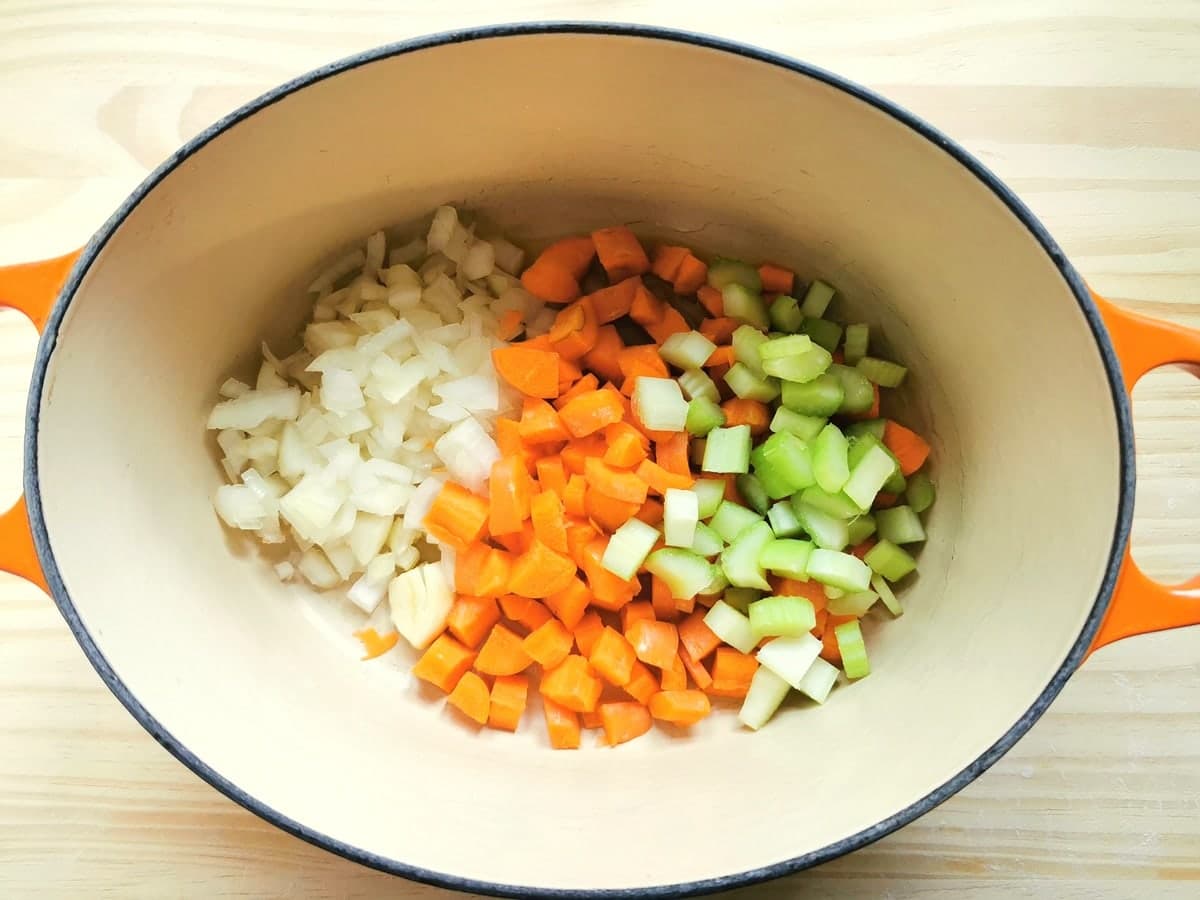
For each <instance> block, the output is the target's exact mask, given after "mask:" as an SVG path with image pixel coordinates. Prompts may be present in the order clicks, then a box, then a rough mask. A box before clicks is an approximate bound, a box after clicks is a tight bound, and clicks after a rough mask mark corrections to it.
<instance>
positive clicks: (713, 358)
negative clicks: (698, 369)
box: [704, 344, 737, 381]
mask: <svg viewBox="0 0 1200 900" xmlns="http://www.w3.org/2000/svg"><path fill="white" fill-rule="evenodd" d="M735 362H737V358H736V357H735V356H734V355H733V347H732V346H731V345H729V344H725V345H724V346H721V347H718V348H717V349H716V350H714V351H713V352H712V353H711V354H709V357H708V359H707V360H705V363H704V368H706V369H717V368H721V367H723V366H724V367H728V366H732V365H733V364H734V363H735ZM709 375H710V377H712V378H713V379H714V380H718V381H719V380H720V379H719V378H718V376H717V374H716V373H715V372H710V373H709ZM722 377H723V376H722Z"/></svg>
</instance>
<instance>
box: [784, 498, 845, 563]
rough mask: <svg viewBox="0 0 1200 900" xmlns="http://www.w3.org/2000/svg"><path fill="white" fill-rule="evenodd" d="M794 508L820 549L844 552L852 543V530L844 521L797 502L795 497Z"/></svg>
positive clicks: (793, 500)
mask: <svg viewBox="0 0 1200 900" xmlns="http://www.w3.org/2000/svg"><path fill="white" fill-rule="evenodd" d="M792 508H793V509H794V510H795V512H796V518H798V519H799V520H800V524H801V525H802V526H804V530H805V532H807V534H808V536H809V537H810V538H812V539H813V543H815V544H816V545H817V546H818V547H822V548H824V549H826V550H842V549H844V548H845V547H846V545H847V544H849V543H850V529H849V526H848V525H847V524H846V523H845V521H843V520H842V519H838V518H835V517H834V516H831V515H829V513H825V512H822V511H821V510H819V509H814V508H813V507H811V506H809V505H808V504H807V503H803V502H797V500H796V498H794V497H793V498H792Z"/></svg>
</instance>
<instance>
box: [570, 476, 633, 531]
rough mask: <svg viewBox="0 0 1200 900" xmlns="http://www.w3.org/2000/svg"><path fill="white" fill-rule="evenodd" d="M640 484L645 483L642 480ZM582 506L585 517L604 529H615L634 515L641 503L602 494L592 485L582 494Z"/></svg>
mask: <svg viewBox="0 0 1200 900" xmlns="http://www.w3.org/2000/svg"><path fill="white" fill-rule="evenodd" d="M626 474H628V475H630V477H633V478H636V477H637V476H636V475H634V474H633V473H632V472H629V473H626ZM641 484H642V485H645V482H644V481H643V482H641ZM583 507H584V510H585V511H586V513H587V517H588V518H589V519H591V520H592V521H593V522H594V523H596V524H597V525H598V526H600V527H601V528H602V529H604V530H605V531H616V530H617V529H618V528H620V527H621V526H622V525H624V524H625V523H626V522H628V521H629V520H630V519H632V518H633V517H634V516H636V515H637V514H638V511H639V510H640V509H641V505H640V504H638V503H630V502H627V501H625V500H617V499H615V498H613V497H609V496H608V495H606V494H602V493H601V492H600V491H598V490H596V489H595V488H593V487H589V488H588V489H587V493H586V494H584V497H583Z"/></svg>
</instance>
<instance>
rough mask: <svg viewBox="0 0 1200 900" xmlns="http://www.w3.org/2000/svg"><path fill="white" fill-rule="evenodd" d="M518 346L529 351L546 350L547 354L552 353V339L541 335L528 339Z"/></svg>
mask: <svg viewBox="0 0 1200 900" xmlns="http://www.w3.org/2000/svg"><path fill="white" fill-rule="evenodd" d="M517 346H518V347H524V348H526V349H527V350H544V351H546V352H547V353H549V352H552V351H551V348H550V338H549V337H548V336H547V335H544V334H539V335H538V336H537V337H531V338H526V339H525V340H523V341H521V342H520V343H519V344H517Z"/></svg>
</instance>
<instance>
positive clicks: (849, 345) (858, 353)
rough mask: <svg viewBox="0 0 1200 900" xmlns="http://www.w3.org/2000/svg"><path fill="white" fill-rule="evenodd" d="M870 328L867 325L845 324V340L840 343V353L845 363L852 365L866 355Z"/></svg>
mask: <svg viewBox="0 0 1200 900" xmlns="http://www.w3.org/2000/svg"><path fill="white" fill-rule="evenodd" d="M870 337H871V329H870V327H869V326H867V325H861V324H859V325H847V326H846V342H845V343H844V344H843V345H842V355H843V356H844V357H845V358H846V364H847V365H851V366H852V365H854V364H855V363H857V362H858V361H859V360H860V359H862V358H863V357H864V356H866V355H867V343H868V342H869V341H870Z"/></svg>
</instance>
